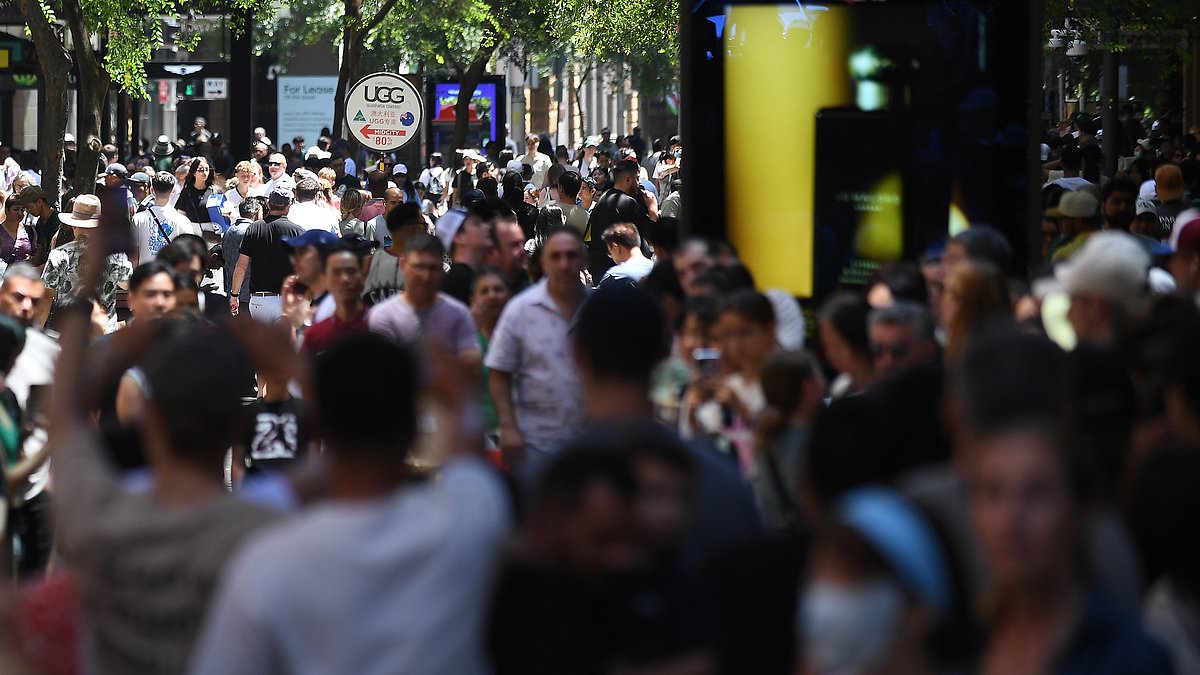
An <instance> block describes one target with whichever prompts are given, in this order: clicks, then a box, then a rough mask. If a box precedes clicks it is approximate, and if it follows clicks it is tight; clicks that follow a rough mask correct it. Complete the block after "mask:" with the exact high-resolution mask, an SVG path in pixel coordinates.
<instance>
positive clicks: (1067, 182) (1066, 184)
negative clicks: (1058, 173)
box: [1044, 176, 1096, 192]
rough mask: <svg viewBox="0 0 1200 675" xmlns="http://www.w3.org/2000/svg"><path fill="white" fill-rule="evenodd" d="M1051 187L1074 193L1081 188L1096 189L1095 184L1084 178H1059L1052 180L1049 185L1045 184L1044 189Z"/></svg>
mask: <svg viewBox="0 0 1200 675" xmlns="http://www.w3.org/2000/svg"><path fill="white" fill-rule="evenodd" d="M1051 185H1057V186H1059V187H1061V188H1062V189H1064V190H1066V191H1067V192H1074V191H1075V190H1081V189H1083V188H1094V187H1096V184H1095V183H1093V182H1092V181H1090V180H1087V179H1086V178H1080V177H1079V176H1075V177H1073V178H1059V179H1057V180H1052V181H1050V182H1049V183H1046V185H1045V186H1044V187H1049V186H1051Z"/></svg>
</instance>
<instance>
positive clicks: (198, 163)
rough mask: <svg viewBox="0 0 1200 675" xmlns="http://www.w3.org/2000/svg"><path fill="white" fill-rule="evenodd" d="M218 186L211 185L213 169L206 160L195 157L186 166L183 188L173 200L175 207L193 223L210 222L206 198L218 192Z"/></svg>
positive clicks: (219, 190)
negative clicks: (186, 171)
mask: <svg viewBox="0 0 1200 675" xmlns="http://www.w3.org/2000/svg"><path fill="white" fill-rule="evenodd" d="M220 192H221V189H220V188H214V187H213V171H212V166H210V165H209V163H208V160H207V159H205V158H203V157H197V158H195V159H193V160H192V162H191V165H190V166H189V167H188V173H187V178H185V179H184V181H183V189H181V190H180V191H179V198H178V199H177V200H176V201H175V208H177V209H179V211H180V213H182V214H183V215H185V216H187V218H188V220H190V221H192V222H193V223H211V222H212V218H211V217H210V216H209V215H208V198H209V197H211V196H212V195H214V194H220Z"/></svg>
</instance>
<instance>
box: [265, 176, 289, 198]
mask: <svg viewBox="0 0 1200 675" xmlns="http://www.w3.org/2000/svg"><path fill="white" fill-rule="evenodd" d="M276 185H286V186H288V187H290V188H292V189H293V190H295V189H296V181H294V180H292V177H291V176H289V175H287V174H286V173H285V174H283V175H282V176H280V177H279V178H272V179H271V180H269V181H267V182H266V183H264V184H263V194H264V195H270V194H271V190H274V189H275V186H276Z"/></svg>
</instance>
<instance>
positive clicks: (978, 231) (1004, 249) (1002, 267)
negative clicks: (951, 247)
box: [952, 225, 1012, 276]
mask: <svg viewBox="0 0 1200 675" xmlns="http://www.w3.org/2000/svg"><path fill="white" fill-rule="evenodd" d="M952 241H956V242H958V243H960V244H962V245H963V248H964V249H966V251H967V257H968V258H970V259H971V260H983V261H984V262H989V263H991V264H992V265H994V266H995V267H996V269H997V270H999V271H1000V273H1001V274H1003V275H1005V276H1007V275H1008V270H1009V268H1010V267H1011V266H1012V245H1011V244H1009V243H1008V239H1006V238H1005V236H1004V235H1003V234H1001V233H1000V231H999V230H997V229H995V228H991V227H987V226H986V225H977V226H975V227H972V228H971V229H969V230H966V231H964V232H961V233H959V234H958V235H956V236H955V237H954V239H953V240H952Z"/></svg>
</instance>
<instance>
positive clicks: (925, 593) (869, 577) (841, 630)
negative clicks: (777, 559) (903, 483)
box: [799, 486, 969, 675]
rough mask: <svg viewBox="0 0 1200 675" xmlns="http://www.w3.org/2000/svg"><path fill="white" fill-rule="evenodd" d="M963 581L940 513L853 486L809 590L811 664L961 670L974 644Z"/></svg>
mask: <svg viewBox="0 0 1200 675" xmlns="http://www.w3.org/2000/svg"><path fill="white" fill-rule="evenodd" d="M962 590H963V589H962V586H961V583H960V579H959V577H958V576H957V574H956V569H955V565H954V561H953V558H952V556H950V555H949V553H948V551H947V549H946V548H944V546H943V544H942V541H941V538H940V536H939V534H938V532H937V530H936V528H935V527H934V525H933V524H932V522H931V521H930V520H929V519H928V518H927V517H926V516H925V515H924V514H923V513H921V511H920V510H919V509H918V508H916V507H915V506H914V505H913V504H911V503H910V502H909V501H908V500H906V499H904V498H903V497H902V496H901V495H899V494H898V493H896V492H894V491H892V490H890V489H887V488H884V487H880V486H863V487H860V488H857V489H855V490H853V491H851V492H849V493H848V494H846V495H845V496H844V497H843V498H842V499H841V500H840V501H839V502H838V505H837V510H836V513H835V515H834V516H833V518H832V519H831V521H830V522H828V523H826V524H824V525H822V527H821V529H820V531H819V533H818V535H817V538H816V541H815V543H814V550H813V559H812V564H811V566H810V567H809V570H808V578H807V581H806V583H805V586H804V588H803V590H802V592H801V596H802V598H801V606H802V609H801V615H800V617H799V630H800V631H801V633H802V642H801V652H800V655H801V660H802V661H804V662H806V663H807V669H806V670H804V671H802V672H812V673H844V674H847V675H849V674H855V675H866V674H867V673H870V674H871V675H921V674H930V675H932V674H933V673H939V672H953V671H954V669H955V668H961V667H962V665H963V663H962V662H961V661H960V660H959V659H961V658H962V654H963V653H964V652H965V650H964V649H963V648H964V647H965V646H967V644H966V643H969V640H968V639H965V638H967V637H968V636H967V635H966V634H965V631H964V628H965V627H966V625H969V621H968V620H967V617H966V613H965V610H964V606H963V603H962Z"/></svg>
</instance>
